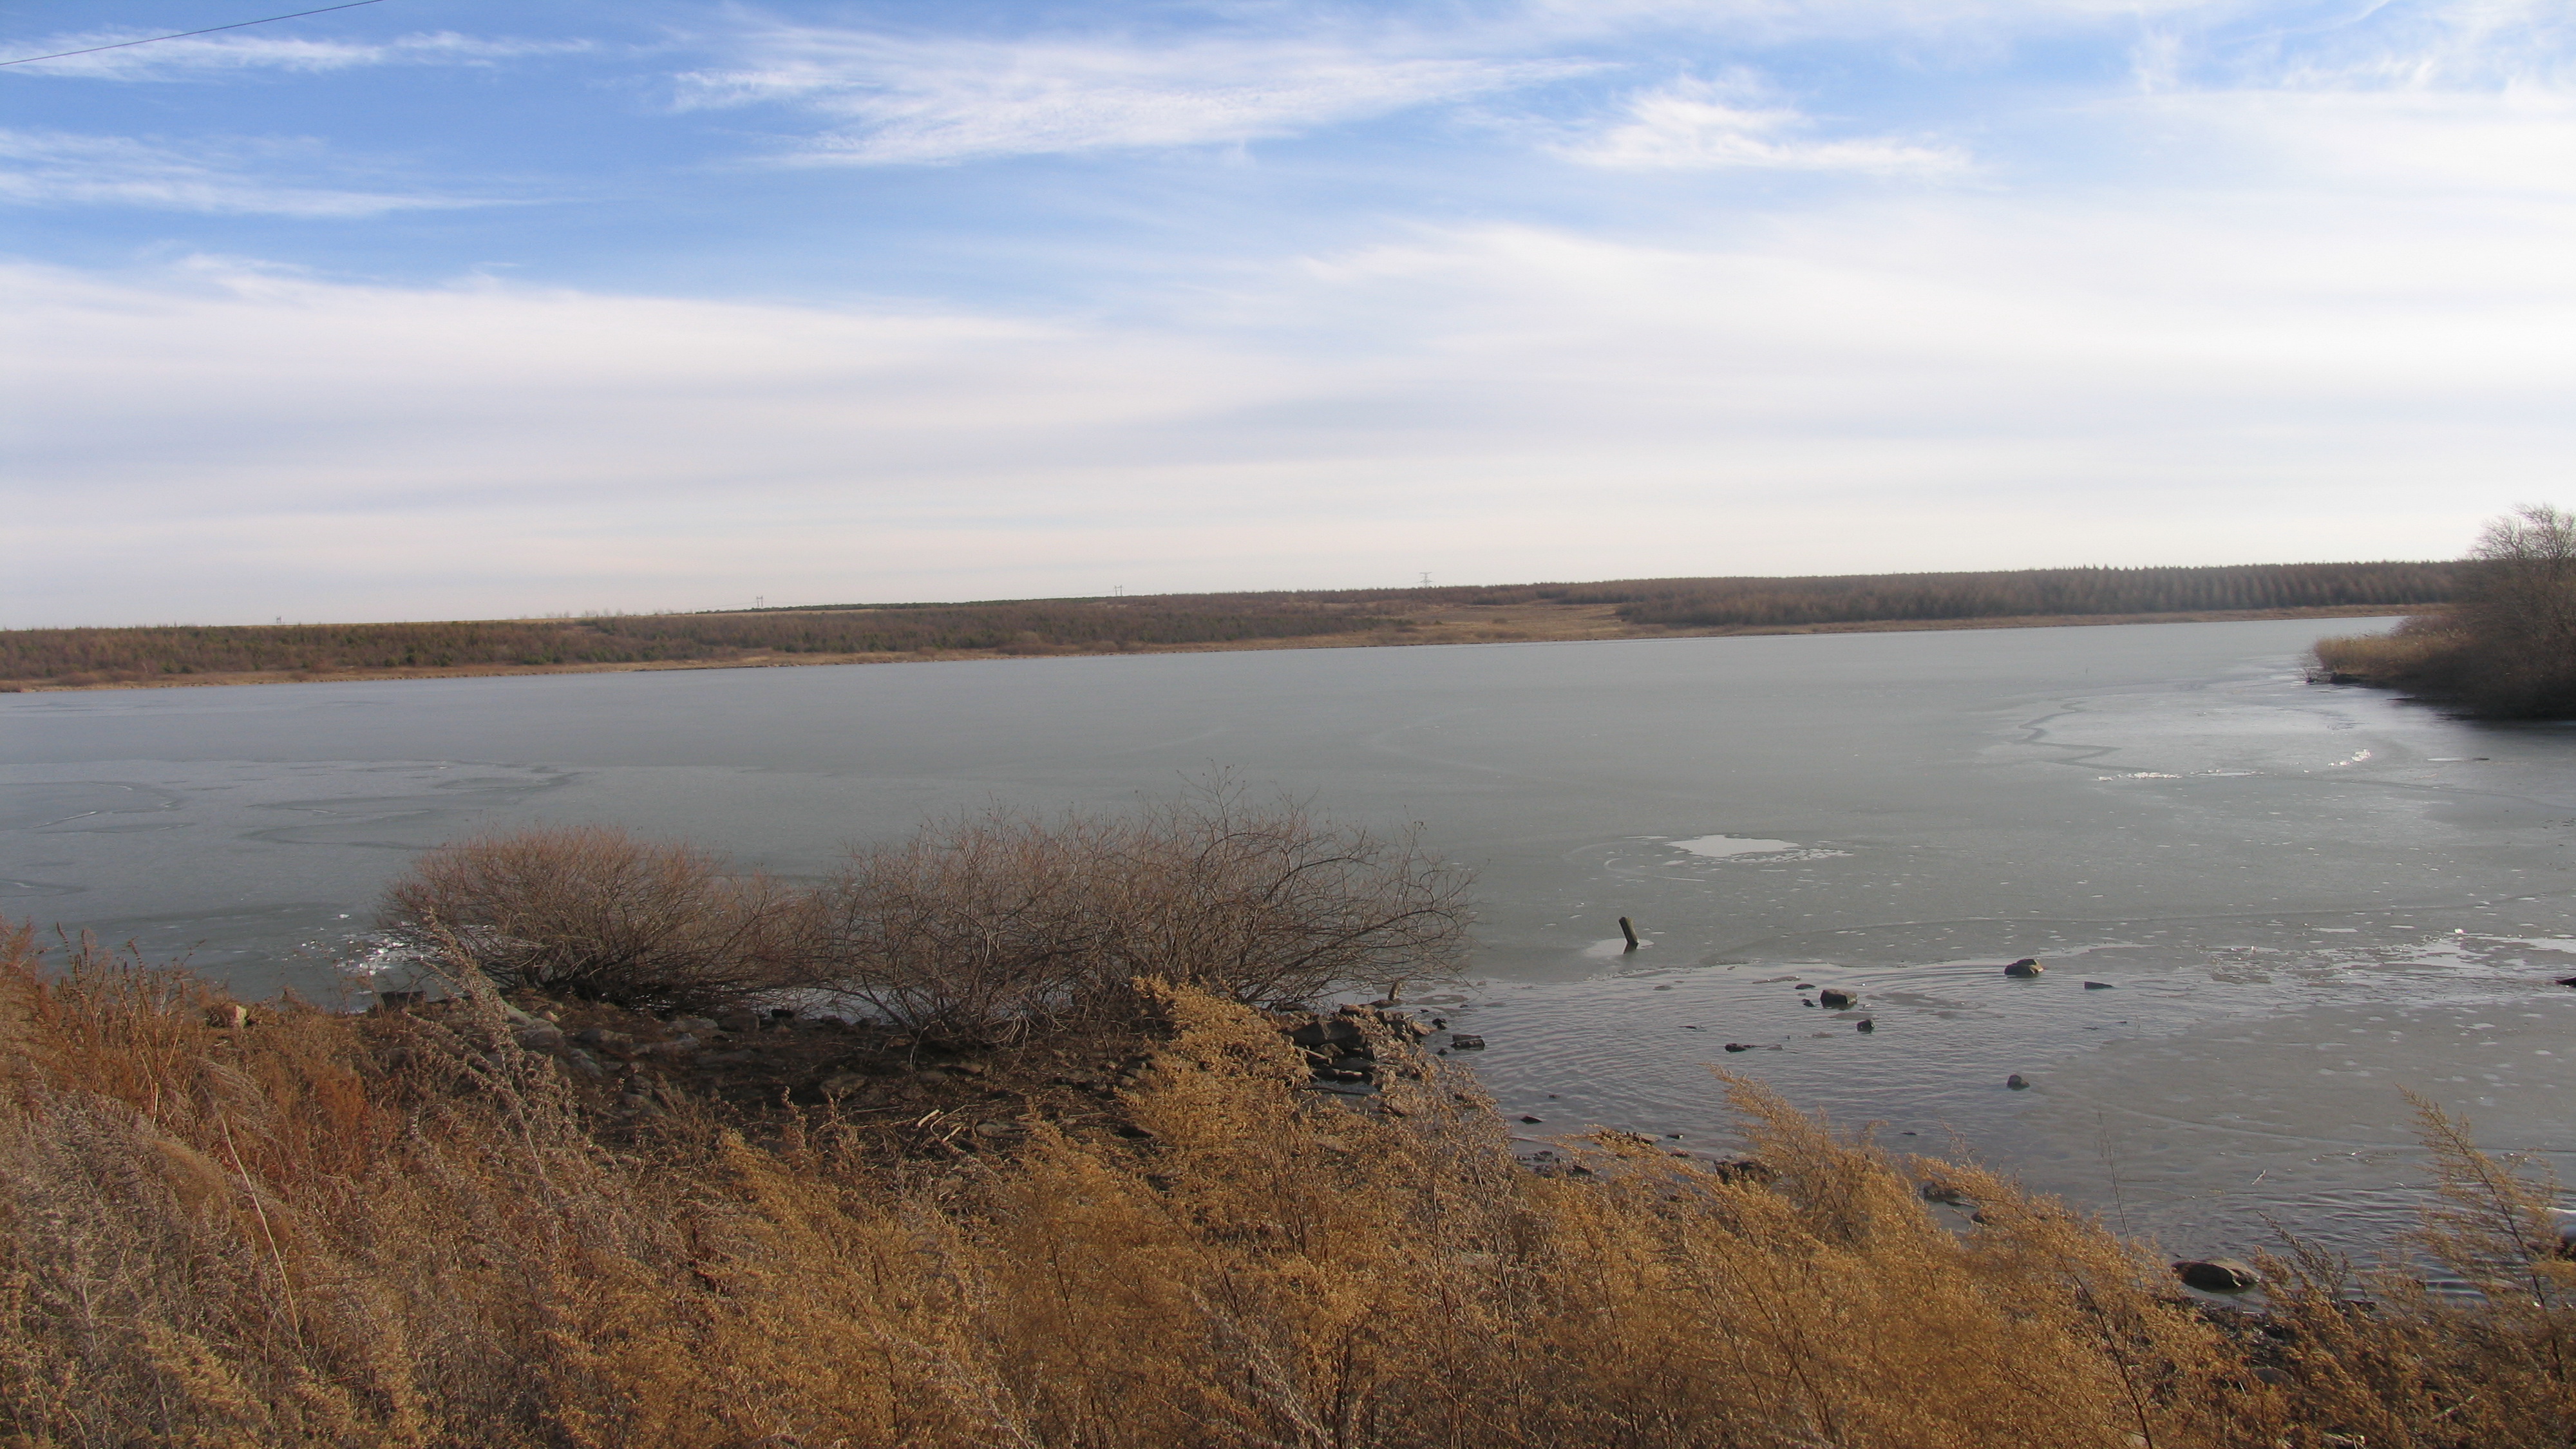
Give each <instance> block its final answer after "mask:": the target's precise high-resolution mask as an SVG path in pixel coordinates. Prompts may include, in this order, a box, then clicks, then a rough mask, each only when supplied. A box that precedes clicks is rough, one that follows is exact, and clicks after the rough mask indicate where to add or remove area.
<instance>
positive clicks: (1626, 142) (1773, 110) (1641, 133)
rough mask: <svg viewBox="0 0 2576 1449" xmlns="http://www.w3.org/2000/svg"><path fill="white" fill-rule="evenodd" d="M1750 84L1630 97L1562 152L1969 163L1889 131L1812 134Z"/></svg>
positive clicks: (1825, 163)
mask: <svg viewBox="0 0 2576 1449" xmlns="http://www.w3.org/2000/svg"><path fill="white" fill-rule="evenodd" d="M1749 90H1750V88H1749V87H1747V86H1745V85H1741V84H1738V85H1735V86H1726V87H1721V86H1718V85H1713V84H1711V83H1709V82H1706V81H1699V80H1684V81H1678V82H1675V83H1673V84H1671V85H1668V86H1663V87H1660V88H1658V89H1655V90H1650V91H1644V92H1640V93H1638V94H1636V95H1634V96H1631V97H1629V99H1628V102H1627V107H1626V119H1625V120H1623V121H1621V122H1620V123H1618V124H1616V125H1612V126H1608V127H1605V128H1603V129H1602V130H1601V131H1599V132H1598V133H1596V134H1594V135H1593V136H1591V137H1588V138H1586V139H1585V140H1583V141H1580V142H1577V143H1575V144H1572V145H1567V146H1562V147H1559V148H1558V150H1559V153H1560V154H1562V155H1565V156H1568V157H1570V158H1572V159H1574V160H1577V161H1582V162H1586V163H1588V164H1591V165H1594V166H1608V167H1615V168H1619V169H1623V170H1682V169H1690V170H1713V169H1720V168H1736V167H1746V168H1757V169H1762V170H1775V171H1859V172H1873V173H1878V174H1910V175H1918V176H1921V175H1946V174H1951V173H1956V172H1959V171H1963V170H1965V169H1967V167H1968V164H1969V163H1968V157H1967V155H1966V154H1965V153H1964V152H1961V151H1960V150H1958V149H1957V148H1955V147H1950V146H1941V145H1925V144H1921V143H1918V142H1912V141H1901V140H1895V139H1892V138H1887V137H1864V138H1859V139H1851V140H1815V139H1808V138H1807V137H1806V136H1805V135H1804V134H1803V133H1805V132H1808V131H1811V130H1813V129H1814V128H1815V125H1816V122H1815V121H1814V120H1812V119H1811V118H1809V117H1807V116H1805V115H1802V114H1801V113H1799V112H1798V111H1796V110H1794V109H1791V108H1789V107H1785V106H1766V105H1761V104H1758V103H1747V102H1748V101H1750V100H1751V97H1750V95H1749Z"/></svg>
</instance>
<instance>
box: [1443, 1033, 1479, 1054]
mask: <svg viewBox="0 0 2576 1449" xmlns="http://www.w3.org/2000/svg"><path fill="white" fill-rule="evenodd" d="M1449 1045H1451V1046H1453V1047H1455V1048H1457V1049H1458V1050H1460V1051H1462V1052H1480V1051H1483V1050H1484V1049H1485V1039H1484V1038H1483V1037H1481V1036H1468V1035H1467V1034H1466V1033H1464V1032H1461V1033H1459V1034H1458V1035H1456V1036H1453V1037H1451V1038H1449Z"/></svg>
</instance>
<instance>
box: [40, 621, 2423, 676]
mask: <svg viewBox="0 0 2576 1449" xmlns="http://www.w3.org/2000/svg"><path fill="white" fill-rule="evenodd" d="M2408 612H2410V610H2408V609H2407V608H2405V607H2402V606H2390V605H2385V604H2373V605H2330V606H2323V607H2315V608H2296V609H2196V610H2184V611H2178V612H2172V613H2152V614H2045V615H2009V616H2001V617H1995V618H1982V619H1872V620H1852V621H1845V622H1837V623H1827V624H1785V625H1769V626H1720V627H1711V628H1689V627H1675V626H1668V625H1639V624H1630V623H1628V622H1627V621H1625V620H1622V619H1620V618H1618V617H1617V616H1616V615H1615V614H1614V613H1613V612H1612V611H1611V610H1610V608H1608V607H1606V606H1594V607H1576V608H1566V607H1562V606H1558V607H1553V608H1546V609H1539V608H1532V607H1530V606H1526V605H1515V604H1504V605H1474V604H1460V605H1451V606H1449V607H1445V608H1439V607H1433V608H1425V609H1422V610H1420V611H1419V613H1417V614H1414V615H1413V616H1411V617H1408V618H1406V619H1405V620H1404V625H1405V626H1406V627H1405V628H1404V629H1403V632H1402V633H1401V634H1399V635H1397V636H1395V637H1390V635H1389V633H1388V631H1386V630H1384V629H1374V630H1356V631H1352V632H1350V633H1343V634H1313V635H1305V636H1301V637H1294V638H1286V639H1246V640H1240V641H1227V642H1222V643H1196V644H1157V645H1143V646H1137V647H1133V648H1128V649H1124V650H1087V649H1076V648H1052V649H1043V650H1029V649H949V650H939V651H930V652H924V651H914V652H907V653H899V654H898V653H884V654H760V655H752V656H747V657H743V658H736V659H692V660H675V661H639V662H631V663H608V664H519V665H492V664H477V665H459V666H452V667H448V668H435V667H412V668H400V669H347V670H338V669H334V670H313V671H301V670H275V671H262V672H240V673H224V674H190V675H180V676H163V677H161V678H154V679H135V680H102V681H100V682H97V683H94V684H51V683H45V682H42V681H35V680H27V681H13V682H11V683H10V684H9V685H7V686H0V693H17V694H76V693H91V692H95V691H99V690H117V689H205V688H230V687H235V686H240V685H255V684H358V683H378V682H383V681H387V680H402V679H503V678H514V677H518V676H522V675H540V674H640V673H648V672H662V671H669V670H692V669H801V668H809V667H820V666H830V665H851V664H953V663H959V662H962V661H966V660H977V659H983V660H996V659H1066V658H1099V657H1117V656H1118V655H1121V654H1233V653H1248V652H1255V651H1265V650H1276V649H1412V648H1421V647H1425V646H1433V645H1460V644H1574V643H1588V642H1598V641H1605V640H1640V639H1731V638H1755V637H1770V636H1779V635H1791V634H1919V633H1949V632H1953V631H1957V630H1976V629H2074V628H2094V627H2108V626H2116V625H2126V624H2231V623H2250V622H2258V621H2264V620H2275V619H2374V618H2393V617H2399V616H2402V615H2404V614H2406V613H2408Z"/></svg>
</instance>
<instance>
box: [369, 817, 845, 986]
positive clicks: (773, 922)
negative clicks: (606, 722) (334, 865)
mask: <svg viewBox="0 0 2576 1449" xmlns="http://www.w3.org/2000/svg"><path fill="white" fill-rule="evenodd" d="M794 904H795V903H794V902H793V900H792V899H791V898H790V897H789V896H788V894H787V893H786V892H784V891H783V890H781V889H780V888H779V887H778V886H777V885H775V884H774V883H772V882H771V881H769V880H768V879H766V878H765V877H760V876H750V877H740V876H736V875H733V874H732V873H731V872H730V870H729V868H728V867H727V865H726V863H725V862H724V861H723V860H722V859H720V858H718V857H716V856H713V855H710V854H708V853H706V852H704V851H700V850H695V849H692V848H690V847H688V846H684V845H670V844H656V843H652V842H647V841H640V840H637V839H635V838H634V837H632V836H630V835H628V834H626V833H625V832H624V831H621V830H615V829H610V828H608V827H605V826H575V827H568V828H559V829H546V830H530V831H523V832H520V833H518V834H513V835H498V836H486V837H482V838H478V839H473V840H464V841H454V842H450V843H449V844H446V845H442V846H440V847H438V848H437V849H436V850H433V851H431V852H429V854H427V855H425V856H423V857H422V858H421V859H420V860H419V861H418V862H417V863H416V864H414V865H413V867H412V869H411V871H410V872H409V873H408V874H407V875H405V876H404V877H403V878H402V879H400V880H397V881H396V882H394V884H393V885H392V886H391V887H390V888H389V889H388V890H387V891H386V892H385V896H384V900H383V903H382V906H381V908H380V910H379V921H380V923H381V924H382V925H384V926H385V927H386V928H387V929H388V930H389V931H391V932H392V933H394V934H395V935H396V936H397V937H398V938H414V939H416V940H418V941H419V942H420V943H421V944H422V945H423V946H424V947H427V948H432V949H457V950H462V951H463V952H464V953H465V954H466V956H467V957H468V958H469V959H470V960H471V962H472V964H473V965H474V966H476V967H477V968H479V969H480V970H481V971H482V972H483V973H484V974H485V975H487V976H489V977H490V978H492V980H493V982H494V983H495V984H497V985H499V986H502V987H504V988H512V987H519V986H533V987H538V988H540V989H543V990H546V991H552V992H561V993H563V994H566V995H571V996H579V997H587V998H592V999H596V1000H601V1001H610V1002H615V1003H617V1004H619V1005H621V1006H630V1007H637V1008H643V1009H654V1010H659V1009H680V1010H691V1011H705V1010H714V1009H717V1008H721V1007H725V1006H729V1005H732V1004H734V1003H736V1002H739V1001H741V1000H743V999H744V998H746V997H748V996H750V995H752V994H754V993H756V992H758V991H760V990H763V989H766V988H769V987H773V986H776V985H778V984H779V983H780V982H781V980H782V979H784V962H785V960H786V957H787V954H788V950H789V943H790V942H791V940H792V939H793V934H794V933H793V931H792V929H791V927H792V924H793V922H794V919H795V916H796V912H795V910H794ZM451 942H452V943H453V945H452V947H451V946H450V945H449V943H451Z"/></svg>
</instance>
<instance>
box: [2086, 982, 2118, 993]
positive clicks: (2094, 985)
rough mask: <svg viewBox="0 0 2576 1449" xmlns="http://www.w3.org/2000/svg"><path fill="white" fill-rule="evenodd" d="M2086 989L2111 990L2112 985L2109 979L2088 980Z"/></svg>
mask: <svg viewBox="0 0 2576 1449" xmlns="http://www.w3.org/2000/svg"><path fill="white" fill-rule="evenodd" d="M2084 989H2085V990H2087V991H2109V990H2111V989H2112V987H2111V983H2110V982H2108V981H2087V982H2085V983H2084Z"/></svg>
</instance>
